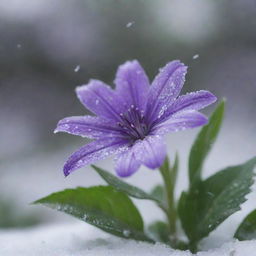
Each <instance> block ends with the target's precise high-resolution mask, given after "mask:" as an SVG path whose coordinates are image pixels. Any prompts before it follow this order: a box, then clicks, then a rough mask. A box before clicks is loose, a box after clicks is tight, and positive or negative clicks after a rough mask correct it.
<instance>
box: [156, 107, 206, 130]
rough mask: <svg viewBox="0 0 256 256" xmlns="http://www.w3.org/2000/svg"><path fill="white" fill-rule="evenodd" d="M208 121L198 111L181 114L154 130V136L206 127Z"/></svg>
mask: <svg viewBox="0 0 256 256" xmlns="http://www.w3.org/2000/svg"><path fill="white" fill-rule="evenodd" d="M207 122H208V119H207V117H206V116H205V115H203V114H202V113H199V112H197V111H187V112H180V113H177V114H175V115H173V116H172V117H171V118H170V119H168V120H167V121H166V122H163V123H160V124H159V125H157V126H156V127H155V128H154V129H153V130H152V133H153V134H161V135H163V134H165V133H169V132H177V131H183V130H187V129H191V128H195V127H198V126H202V125H205V124H206V123H207Z"/></svg>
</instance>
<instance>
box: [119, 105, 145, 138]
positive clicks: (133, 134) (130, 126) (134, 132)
mask: <svg viewBox="0 0 256 256" xmlns="http://www.w3.org/2000/svg"><path fill="white" fill-rule="evenodd" d="M120 118H121V121H120V122H119V123H118V126H119V127H121V128H122V131H123V132H124V133H125V135H126V136H127V135H128V136H129V138H130V139H131V140H132V141H136V140H138V139H141V140H142V139H144V138H145V137H146V136H147V135H148V133H149V127H148V126H147V124H146V123H145V117H144V114H143V111H141V110H139V108H137V107H135V106H134V105H131V107H130V108H129V109H128V111H127V112H126V113H122V114H120Z"/></svg>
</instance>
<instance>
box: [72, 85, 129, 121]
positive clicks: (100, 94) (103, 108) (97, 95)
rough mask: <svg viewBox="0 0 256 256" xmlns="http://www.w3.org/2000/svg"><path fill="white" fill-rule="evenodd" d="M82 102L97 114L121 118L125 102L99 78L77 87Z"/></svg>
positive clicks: (116, 118)
mask: <svg viewBox="0 0 256 256" xmlns="http://www.w3.org/2000/svg"><path fill="white" fill-rule="evenodd" d="M76 93H77V97H78V98H79V100H80V101H81V103H82V104H83V105H84V106H85V107H86V108H88V109H89V110H91V111H92V112H93V113H95V114H96V115H99V116H102V117H105V118H110V119H114V120H119V114H120V113H122V112H123V110H124V104H123V103H122V102H121V100H120V99H119V97H118V96H117V95H116V93H115V92H114V91H113V90H112V89H111V88H110V86H108V85H106V84H104V83H103V82H101V81H99V80H90V82H89V83H88V85H83V86H79V87H77V88H76Z"/></svg>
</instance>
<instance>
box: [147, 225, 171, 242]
mask: <svg viewBox="0 0 256 256" xmlns="http://www.w3.org/2000/svg"><path fill="white" fill-rule="evenodd" d="M148 232H149V235H150V237H151V238H152V239H154V240H155V241H157V242H162V243H165V244H169V242H170V239H169V227H168V225H167V223H165V222H163V221H155V222H153V223H152V224H150V225H149V227H148Z"/></svg>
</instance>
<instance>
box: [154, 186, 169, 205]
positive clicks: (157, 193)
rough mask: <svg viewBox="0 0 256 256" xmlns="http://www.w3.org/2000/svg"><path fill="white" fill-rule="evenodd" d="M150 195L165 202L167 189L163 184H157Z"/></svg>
mask: <svg viewBox="0 0 256 256" xmlns="http://www.w3.org/2000/svg"><path fill="white" fill-rule="evenodd" d="M150 195H151V196H152V197H154V198H156V199H157V200H158V201H159V202H165V201H166V198H165V191H164V187H163V186H162V185H156V186H155V187H154V188H153V189H152V191H151V192H150Z"/></svg>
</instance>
